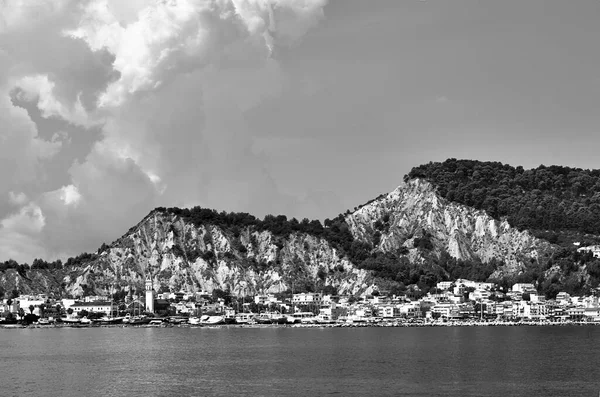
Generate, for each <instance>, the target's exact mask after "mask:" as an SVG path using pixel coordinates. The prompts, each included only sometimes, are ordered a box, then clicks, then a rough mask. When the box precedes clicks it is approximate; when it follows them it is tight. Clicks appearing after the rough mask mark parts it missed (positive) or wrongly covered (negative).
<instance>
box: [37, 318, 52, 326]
mask: <svg viewBox="0 0 600 397" xmlns="http://www.w3.org/2000/svg"><path fill="white" fill-rule="evenodd" d="M50 324H52V323H51V322H50V320H48V319H47V318H40V319H38V321H37V325H50Z"/></svg>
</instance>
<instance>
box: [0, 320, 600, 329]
mask: <svg viewBox="0 0 600 397" xmlns="http://www.w3.org/2000/svg"><path fill="white" fill-rule="evenodd" d="M597 325H600V322H589V321H571V320H567V321H446V322H443V321H421V322H419V321H394V320H392V321H385V320H383V321H374V322H367V321H365V322H352V323H347V322H343V323H330V324H325V323H317V324H217V325H190V324H172V323H168V322H164V323H163V324H160V325H129V324H126V323H124V324H114V325H91V324H65V323H55V324H45V325H41V324H29V325H23V324H10V325H0V329H24V328H36V329H37V328H69V329H73V328H211V329H219V328H252V329H256V328H365V327H386V328H389V327H393V328H407V327H411V328H412V327H421V328H422V327H523V326H526V327H540V326H542V327H547V326H551V327H556V326H597Z"/></svg>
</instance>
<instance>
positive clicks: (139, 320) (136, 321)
mask: <svg viewBox="0 0 600 397" xmlns="http://www.w3.org/2000/svg"><path fill="white" fill-rule="evenodd" d="M150 321H151V320H150V319H149V318H148V317H140V316H135V317H131V318H130V319H129V323H128V324H129V325H133V326H136V325H146V324H150Z"/></svg>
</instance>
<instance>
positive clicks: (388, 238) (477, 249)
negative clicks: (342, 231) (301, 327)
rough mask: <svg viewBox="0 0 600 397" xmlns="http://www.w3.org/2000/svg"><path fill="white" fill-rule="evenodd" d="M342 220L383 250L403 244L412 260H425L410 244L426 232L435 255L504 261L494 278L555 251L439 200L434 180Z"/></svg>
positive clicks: (408, 186)
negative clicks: (447, 254) (444, 253)
mask: <svg viewBox="0 0 600 397" xmlns="http://www.w3.org/2000/svg"><path fill="white" fill-rule="evenodd" d="M346 222H347V223H348V224H349V225H350V229H351V231H352V234H353V236H354V237H355V238H356V239H359V240H362V241H365V242H369V243H371V244H373V245H374V247H375V248H376V249H377V250H380V251H383V252H390V251H397V250H398V249H399V248H400V247H402V246H403V247H406V248H407V249H409V252H410V254H409V256H410V257H411V259H412V260H419V261H424V260H425V258H423V257H422V256H421V255H419V254H418V252H417V249H416V248H414V246H415V244H414V243H415V238H422V237H423V236H424V235H428V236H429V238H430V240H431V243H432V245H433V247H432V251H433V252H434V254H435V255H436V256H438V257H439V256H440V254H441V253H442V252H443V251H446V252H447V253H449V254H450V256H452V257H454V258H457V259H462V260H474V259H478V260H480V261H482V262H484V263H485V262H489V261H490V260H492V259H498V260H502V261H503V262H505V263H506V265H505V266H504V267H503V268H502V269H497V272H496V274H495V275H494V276H499V275H502V274H515V273H518V272H519V271H521V270H523V269H524V268H525V266H526V265H527V264H529V263H531V262H532V260H533V261H537V260H538V257H539V256H540V254H547V253H550V252H552V251H553V247H552V246H551V244H549V243H548V242H547V241H545V240H540V239H537V238H535V237H534V236H533V235H531V233H529V232H528V231H519V230H517V229H516V228H513V227H511V226H510V225H509V224H508V222H507V221H506V220H502V221H499V220H496V219H494V218H492V217H491V216H489V215H488V214H487V213H485V211H481V210H476V209H474V208H472V207H467V206H464V205H460V204H457V203H453V202H449V201H448V200H445V199H443V198H441V197H440V196H439V195H438V194H437V192H436V189H435V187H434V186H433V185H432V184H430V183H429V182H427V181H424V180H421V179H413V180H409V181H408V182H405V183H403V184H401V185H400V186H399V187H398V188H396V189H395V190H394V191H392V192H391V193H389V194H386V195H384V196H381V197H379V198H378V199H377V200H374V201H372V202H370V203H368V204H367V205H364V206H362V207H361V208H359V209H358V210H357V211H355V212H353V213H351V214H349V215H347V216H346Z"/></svg>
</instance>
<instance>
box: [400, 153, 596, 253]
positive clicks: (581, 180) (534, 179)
mask: <svg viewBox="0 0 600 397" xmlns="http://www.w3.org/2000/svg"><path fill="white" fill-rule="evenodd" d="M405 178H406V180H409V179H417V178H420V179H425V180H427V181H429V182H430V183H432V184H433V185H434V186H436V187H437V192H438V194H439V195H440V196H442V197H444V198H446V199H447V200H449V201H453V202H456V203H460V204H464V205H466V206H469V207H473V208H476V209H481V210H484V211H486V212H487V213H488V214H489V215H490V216H492V217H494V218H496V219H501V218H506V219H507V220H508V222H509V223H510V224H511V225H513V226H516V227H518V228H519V229H521V230H524V229H528V230H532V231H534V232H535V234H536V235H538V236H540V237H545V238H547V239H548V240H549V241H551V242H553V243H556V242H558V237H559V236H558V235H557V234H556V233H552V232H559V233H562V234H564V233H565V232H571V233H575V234H576V235H577V236H578V238H579V237H581V236H582V234H593V235H600V170H583V169H580V168H570V167H561V166H554V165H553V166H548V167H546V166H543V165H540V166H539V167H538V168H535V169H530V170H525V169H523V167H520V166H519V167H513V166H510V165H507V164H502V163H499V162H482V161H475V160H456V159H449V160H446V161H444V162H442V163H439V162H436V163H434V162H431V163H429V164H425V165H421V166H418V167H415V168H413V169H412V170H411V171H410V173H409V174H408V175H407V176H406V177H405ZM548 232H549V233H548Z"/></svg>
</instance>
